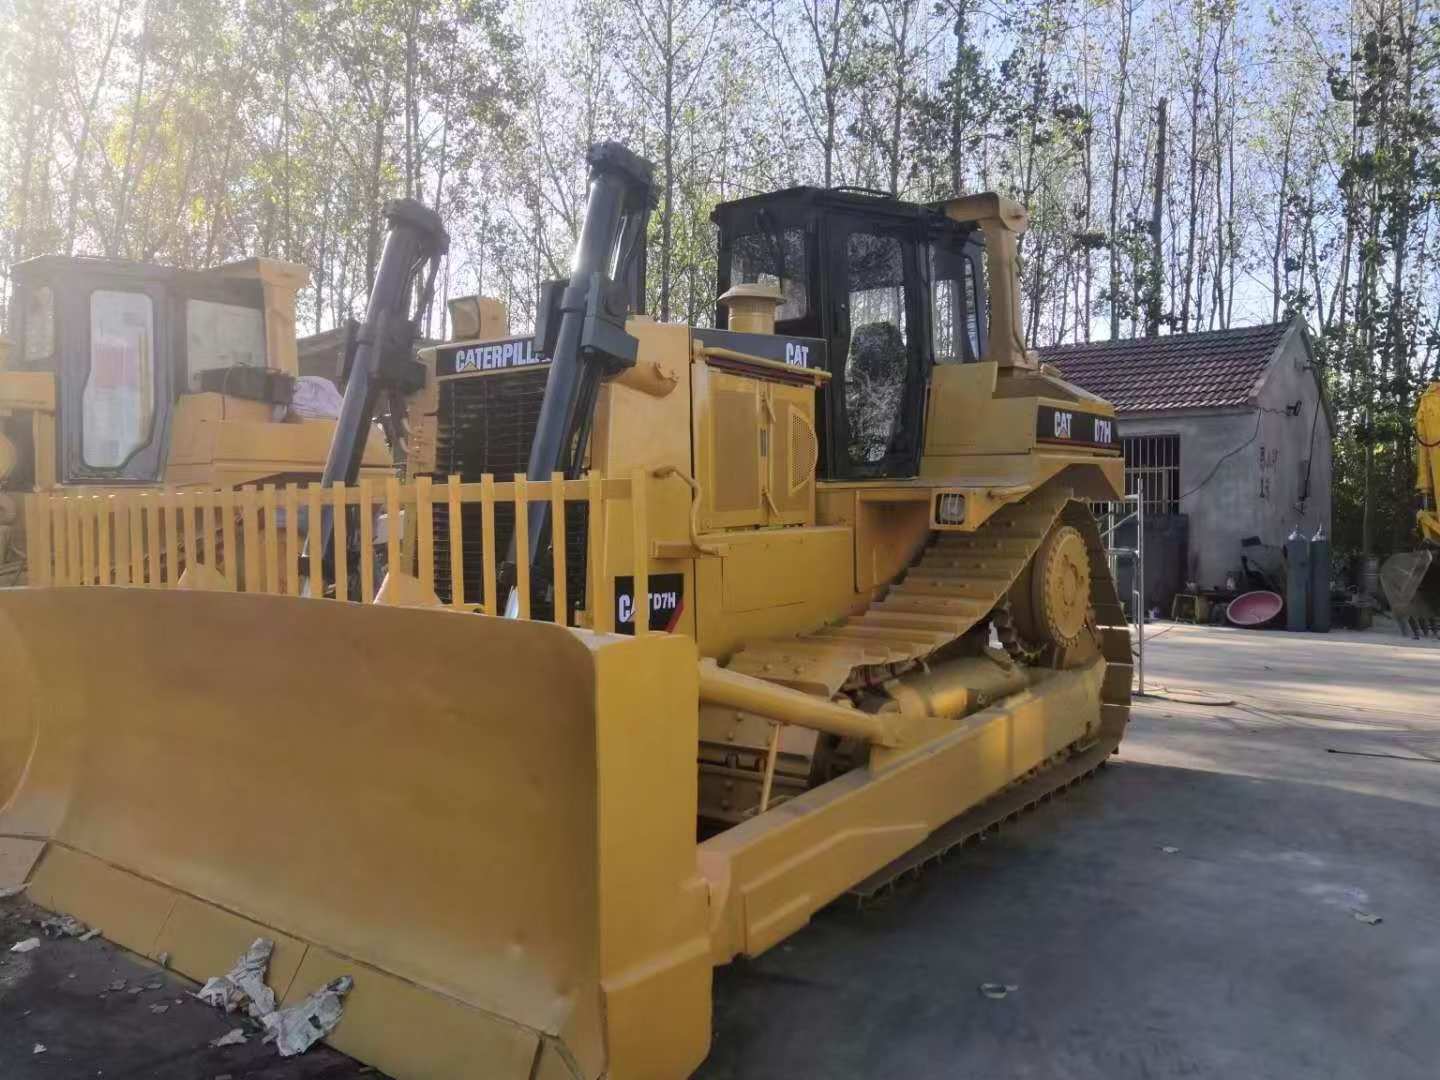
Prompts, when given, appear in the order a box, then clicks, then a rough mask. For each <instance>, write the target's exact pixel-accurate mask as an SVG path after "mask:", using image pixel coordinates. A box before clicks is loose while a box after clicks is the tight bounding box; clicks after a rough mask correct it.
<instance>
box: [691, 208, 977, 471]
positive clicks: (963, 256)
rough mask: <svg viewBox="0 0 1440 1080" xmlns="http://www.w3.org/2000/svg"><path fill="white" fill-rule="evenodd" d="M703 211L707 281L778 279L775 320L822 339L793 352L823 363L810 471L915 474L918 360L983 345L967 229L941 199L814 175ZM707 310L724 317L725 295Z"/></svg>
mask: <svg viewBox="0 0 1440 1080" xmlns="http://www.w3.org/2000/svg"><path fill="white" fill-rule="evenodd" d="M712 216H713V219H714V221H715V223H716V225H717V226H719V231H720V257H719V289H720V292H721V293H722V294H723V293H725V292H727V291H728V290H730V289H731V288H732V287H734V286H741V285H768V286H771V287H773V288H778V289H779V291H780V293H781V295H782V296H783V299H782V300H781V301H780V303H779V305H778V309H777V311H776V321H775V333H776V334H777V335H780V336H782V337H792V338H809V339H814V338H818V339H820V340H821V341H823V342H824V343H825V347H824V349H823V350H822V353H823V355H821V356H817V357H809V356H802V357H801V358H800V362H801V363H802V364H803V365H804V366H810V367H822V366H823V367H825V368H826V369H827V370H828V371H829V372H830V375H831V383H830V391H829V393H828V394H827V395H825V397H826V399H827V400H826V401H825V402H824V405H823V408H822V409H821V415H820V417H819V427H820V441H821V446H822V450H821V455H820V462H819V468H820V472H821V475H822V477H824V478H827V479H833V480H843V479H872V478H873V479H881V478H895V477H909V476H915V475H916V474H917V473H918V471H919V467H920V454H921V450H922V447H923V442H924V435H923V428H924V412H925V391H926V387H927V385H928V382H929V376H930V371H931V368H932V366H933V365H935V364H958V363H969V362H973V361H976V360H979V359H980V358H981V357H983V356H985V355H986V346H987V336H988V325H987V324H988V315H987V311H988V302H987V297H986V290H985V278H984V266H985V241H984V239H983V236H982V233H981V231H980V229H979V228H978V227H977V226H976V225H975V224H974V223H972V222H961V221H956V220H955V219H954V218H953V217H951V216H949V215H947V214H946V213H945V211H944V208H943V207H942V206H922V205H917V204H915V203H907V202H902V201H900V200H898V199H894V198H891V197H889V196H886V195H882V194H874V193H869V192H863V191H855V190H848V189H838V190H837V189H823V188H814V187H794V188H788V189H786V190H784V191H778V192H774V193H772V194H767V195H759V196H755V197H753V198H746V199H739V200H736V201H733V202H727V203H722V204H720V205H719V206H718V207H717V208H716V209H715V211H714V213H713V215H712ZM716 319H717V325H718V326H720V327H722V328H724V327H727V326H729V325H730V321H729V314H728V310H727V305H725V304H723V303H722V304H721V305H719V309H718V311H717V313H716ZM795 348H799V349H806V346H805V345H803V344H798V345H796V346H795ZM786 359H787V362H792V363H793V362H796V360H795V358H794V357H793V356H792V355H787V357H786Z"/></svg>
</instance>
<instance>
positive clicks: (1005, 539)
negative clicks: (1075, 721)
mask: <svg viewBox="0 0 1440 1080" xmlns="http://www.w3.org/2000/svg"><path fill="white" fill-rule="evenodd" d="M1061 522H1063V523H1065V524H1068V525H1072V526H1074V527H1075V528H1076V529H1078V530H1079V531H1080V534H1081V536H1082V537H1083V538H1084V541H1085V547H1086V552H1087V553H1088V555H1089V557H1090V566H1091V575H1090V607H1091V610H1092V611H1093V613H1094V614H1093V625H1094V629H1095V632H1096V636H1097V638H1098V644H1099V647H1100V651H1101V654H1102V655H1103V656H1104V658H1105V660H1106V664H1107V667H1106V674H1105V679H1104V681H1103V683H1102V685H1101V694H1100V703H1101V710H1100V711H1101V719H1100V727H1099V730H1098V732H1097V733H1096V734H1095V735H1093V736H1091V737H1090V738H1089V739H1088V741H1087V742H1085V743H1083V744H1075V745H1072V746H1070V747H1067V748H1066V749H1065V750H1064V751H1062V752H1061V753H1060V754H1058V755H1056V757H1055V758H1052V759H1051V760H1050V761H1049V762H1047V763H1046V764H1045V765H1043V766H1042V767H1040V768H1039V769H1036V770H1034V771H1032V772H1031V773H1029V774H1027V775H1026V776H1024V777H1022V778H1020V779H1019V780H1017V781H1015V782H1014V783H1012V784H1010V785H1009V786H1007V787H1005V788H1004V789H1002V790H1000V791H998V792H996V793H995V794H994V795H992V796H991V797H990V798H988V799H986V800H985V801H984V802H982V803H980V804H978V805H976V806H974V807H972V808H971V809H969V810H967V811H965V812H964V813H962V814H960V815H959V816H957V817H955V818H953V819H951V820H950V821H949V822H947V823H946V824H944V825H942V826H941V827H940V828H938V829H936V830H935V832H933V833H932V834H931V835H930V837H929V838H928V839H926V840H925V841H923V842H922V843H921V844H919V845H918V846H916V847H914V848H912V849H911V850H910V851H908V852H906V853H905V854H904V855H901V856H899V857H898V858H896V859H895V860H894V861H892V862H891V863H889V864H888V865H886V866H885V867H882V868H881V869H880V870H878V871H876V872H875V873H874V874H871V875H870V876H869V877H867V878H866V879H865V880H864V881H862V882H860V883H859V884H857V885H856V886H854V888H852V889H851V890H850V893H851V895H853V896H856V897H858V898H860V900H861V901H862V902H867V901H869V900H871V899H873V898H874V897H875V896H877V895H879V894H881V893H883V892H884V891H885V890H886V889H887V888H888V887H889V886H890V885H891V884H893V883H894V882H895V881H896V880H897V879H899V878H902V877H904V876H906V875H907V874H912V873H918V872H919V871H920V870H921V869H923V868H924V867H925V866H926V865H927V864H929V863H931V862H934V861H936V860H938V859H941V858H943V857H944V856H945V854H946V853H948V852H949V851H951V850H953V849H954V848H956V847H959V846H961V845H963V844H965V843H967V842H969V841H971V840H973V839H975V838H976V837H980V836H983V835H984V834H985V833H987V832H988V831H990V830H993V829H996V828H998V827H999V826H1000V825H1001V824H1003V823H1004V822H1006V821H1010V820H1013V819H1014V818H1015V817H1017V816H1018V815H1020V814H1022V813H1024V812H1025V811H1027V810H1029V809H1032V808H1033V807H1035V806H1037V805H1039V804H1040V803H1043V802H1046V801H1048V800H1049V799H1051V798H1053V797H1054V796H1055V795H1057V794H1059V793H1061V792H1063V791H1064V790H1066V789H1068V788H1069V787H1071V786H1073V785H1074V784H1077V783H1080V782H1081V781H1082V780H1085V779H1088V778H1089V777H1090V776H1093V775H1094V774H1095V773H1096V771H1097V770H1099V769H1100V768H1101V767H1103V766H1104V764H1105V762H1106V760H1107V759H1108V758H1109V757H1110V755H1111V754H1113V753H1115V752H1116V750H1117V748H1118V747H1119V745H1120V740H1121V738H1122V737H1123V735H1124V732H1125V726H1126V724H1127V723H1128V721H1129V717H1130V685H1131V684H1130V678H1131V660H1132V657H1131V654H1130V635H1129V630H1128V626H1127V623H1126V618H1125V613H1124V609H1123V608H1122V607H1121V606H1120V599H1119V596H1118V594H1117V593H1116V589H1115V583H1114V581H1113V579H1112V578H1111V575H1110V572H1109V560H1108V557H1107V554H1106V551H1105V547H1104V544H1103V542H1102V541H1101V538H1100V532H1099V529H1098V528H1097V527H1096V525H1095V519H1094V516H1093V515H1092V514H1091V513H1090V510H1089V508H1088V507H1087V506H1086V505H1085V504H1084V503H1083V502H1080V501H1079V500H1077V499H1075V498H1074V497H1073V494H1072V492H1071V490H1070V489H1069V488H1066V487H1062V486H1059V485H1054V484H1052V485H1047V486H1046V487H1044V488H1042V489H1040V491H1039V492H1037V493H1036V494H1035V495H1033V496H1032V497H1030V498H1028V499H1026V500H1024V501H1023V502H1019V503H1016V504H1014V505H1012V506H1008V507H1006V508H1005V509H1004V510H1001V511H1000V512H999V513H997V514H996V515H995V516H994V517H992V518H991V519H990V520H989V521H987V522H986V523H985V524H984V525H983V526H981V527H980V528H979V529H977V530H976V531H975V532H973V533H962V534H953V533H951V534H934V535H932V537H931V540H930V542H929V543H928V544H927V545H926V547H925V548H924V550H923V551H922V552H921V553H920V555H919V557H918V558H917V559H916V560H915V562H914V563H912V564H911V566H910V568H909V569H908V570H907V571H906V573H905V575H904V577H903V578H902V579H901V580H900V581H899V582H897V583H896V584H894V585H892V586H890V588H889V589H888V590H886V592H885V594H884V595H883V596H882V597H881V598H879V599H877V600H874V601H872V602H871V603H870V605H869V607H867V608H866V610H865V611H864V612H862V613H860V614H858V615H853V616H851V617H850V618H848V619H846V620H845V621H844V622H843V623H840V624H832V625H830V626H826V627H822V628H821V629H818V630H815V631H813V632H811V633H808V634H802V635H800V636H799V637H795V638H775V639H768V640H765V641H759V642H755V643H753V644H750V645H747V646H746V647H745V648H744V649H743V650H742V651H740V652H739V653H737V654H736V655H735V656H734V658H733V659H732V660H731V663H730V665H729V666H730V667H731V668H732V669H733V670H736V671H741V672H744V673H745V674H747V675H754V676H756V677H758V678H762V679H767V680H769V681H772V682H776V683H780V684H782V685H785V686H789V687H792V688H794V689H799V690H804V691H806V692H807V693H812V694H816V695H818V696H824V697H826V698H833V697H835V696H837V695H839V694H842V693H843V692H844V691H845V690H847V689H851V688H854V687H857V686H863V685H867V684H873V683H876V682H879V681H882V680H883V679H887V678H892V677H894V676H896V675H899V674H901V673H903V672H904V671H906V670H909V669H910V668H912V667H915V666H917V665H919V664H921V663H923V662H924V661H925V660H926V659H927V658H929V657H930V656H932V655H934V654H935V653H936V652H938V651H939V650H941V649H943V648H945V647H946V646H947V645H949V644H951V643H952V642H954V641H955V640H957V639H958V638H959V637H961V636H962V635H963V634H966V633H968V632H969V631H970V630H972V629H973V628H975V627H976V626H978V625H980V624H981V623H982V622H984V621H985V620H987V619H991V618H993V617H995V615H996V613H997V612H998V613H1000V618H999V619H998V625H997V626H996V630H997V632H998V633H999V635H1000V638H1001V643H1002V645H1004V646H1005V647H1006V650H1007V652H1009V653H1010V654H1011V656H1012V657H1014V658H1016V659H1020V660H1022V661H1024V662H1029V661H1033V660H1034V659H1035V658H1036V656H1035V651H1034V650H1028V649H1025V648H1024V647H1023V646H1021V645H1020V644H1019V643H1018V641H1016V640H1014V639H1015V632H1014V627H1013V623H1011V622H1010V620H1009V618H1008V594H1009V591H1010V589H1011V587H1012V586H1013V585H1014V584H1015V582H1016V581H1017V580H1018V579H1019V577H1020V575H1021V574H1022V573H1023V572H1024V570H1025V567H1026V565H1027V564H1028V563H1029V562H1030V560H1031V559H1033V558H1034V557H1035V553H1036V552H1037V551H1038V550H1039V547H1040V544H1041V542H1042V541H1043V540H1044V538H1045V536H1046V534H1047V533H1048V532H1049V531H1050V530H1051V529H1052V528H1054V527H1055V526H1056V525H1057V524H1058V523H1061ZM1007 630H1008V631H1009V633H1008V636H1009V637H1010V638H1011V639H1012V640H1010V641H1007V640H1006V637H1007V633H1006V631H1007ZM1017 652H1020V653H1021V654H1022V655H1020V656H1017V655H1016V654H1017Z"/></svg>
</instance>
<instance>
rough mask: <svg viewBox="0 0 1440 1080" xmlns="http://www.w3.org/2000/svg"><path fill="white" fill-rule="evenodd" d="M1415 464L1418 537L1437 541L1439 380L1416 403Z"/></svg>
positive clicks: (1439, 540)
mask: <svg viewBox="0 0 1440 1080" xmlns="http://www.w3.org/2000/svg"><path fill="white" fill-rule="evenodd" d="M1415 466H1416V469H1415V472H1416V476H1415V487H1416V489H1417V490H1418V491H1419V492H1420V495H1421V498H1422V499H1423V503H1422V505H1421V508H1420V536H1421V537H1422V538H1423V539H1425V540H1428V541H1430V542H1431V543H1432V544H1440V509H1437V506H1436V498H1437V494H1436V493H1437V492H1440V382H1434V383H1431V384H1430V388H1429V389H1428V390H1426V391H1425V393H1423V394H1421V395H1420V403H1419V404H1418V405H1416V406H1415Z"/></svg>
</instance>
